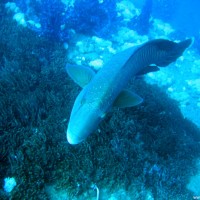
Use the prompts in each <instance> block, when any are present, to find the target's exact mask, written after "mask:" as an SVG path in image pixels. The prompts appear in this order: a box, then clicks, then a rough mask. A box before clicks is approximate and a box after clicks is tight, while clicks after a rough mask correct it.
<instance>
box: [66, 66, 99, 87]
mask: <svg viewBox="0 0 200 200" xmlns="http://www.w3.org/2000/svg"><path fill="white" fill-rule="evenodd" d="M66 70H67V73H68V75H69V76H70V77H71V79H72V80H73V81H74V82H75V83H77V84H78V85H79V86H80V87H82V88H83V87H84V86H85V85H87V84H88V83H89V82H90V81H91V80H92V78H93V77H94V76H95V72H94V71H93V70H92V69H91V68H90V67H87V66H80V65H71V64H67V65H66Z"/></svg>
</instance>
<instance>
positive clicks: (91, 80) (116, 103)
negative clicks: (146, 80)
mask: <svg viewBox="0 0 200 200" xmlns="http://www.w3.org/2000/svg"><path fill="white" fill-rule="evenodd" d="M191 43H192V39H186V40H183V41H181V42H174V41H170V40H167V39H155V40H151V41H148V42H146V43H144V44H142V45H140V46H137V47H130V48H128V49H126V50H124V51H122V52H119V53H117V54H115V55H114V56H113V57H111V59H110V60H109V61H108V62H107V63H105V65H104V66H103V67H102V68H101V69H100V70H99V71H97V72H95V71H94V70H93V69H92V68H91V67H88V66H81V65H73V64H70V63H67V64H66V71H67V73H68V75H69V76H70V77H71V79H72V80H73V81H74V82H75V83H76V84H78V85H79V86H80V87H81V88H82V90H81V92H80V93H79V94H78V96H77V98H76V99H75V102H74V105H73V108H72V111H71V115H70V119H69V122H68V127H67V131H66V135H67V141H68V143H69V144H72V145H76V144H79V143H81V142H83V141H84V140H85V139H86V138H87V137H88V136H89V135H91V134H92V133H94V132H95V130H96V129H97V128H98V125H99V123H100V122H101V121H102V120H103V118H104V117H105V115H106V113H108V112H109V111H110V110H111V109H112V108H113V107H117V108H126V107H132V106H137V105H139V104H141V103H142V102H143V99H142V98H141V97H140V96H139V95H138V94H136V93H134V92H133V91H130V90H127V89H126V86H127V84H128V82H129V81H130V80H131V79H132V78H133V77H136V76H139V75H144V74H146V73H148V72H154V71H158V70H159V68H160V67H166V66H168V65H169V64H171V63H173V62H175V61H176V60H177V59H178V58H179V57H180V56H181V55H182V54H183V52H184V51H185V50H186V48H188V47H189V46H190V45H191Z"/></svg>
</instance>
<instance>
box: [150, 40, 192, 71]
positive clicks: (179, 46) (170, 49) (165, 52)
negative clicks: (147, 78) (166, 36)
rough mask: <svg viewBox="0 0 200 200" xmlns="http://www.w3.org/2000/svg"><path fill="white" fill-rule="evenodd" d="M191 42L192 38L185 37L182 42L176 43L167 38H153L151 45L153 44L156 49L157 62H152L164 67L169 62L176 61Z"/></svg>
mask: <svg viewBox="0 0 200 200" xmlns="http://www.w3.org/2000/svg"><path fill="white" fill-rule="evenodd" d="M191 43H192V39H187V40H184V41H182V42H179V43H176V42H172V41H169V40H163V39H161V40H154V41H152V45H155V47H156V49H157V61H156V62H157V63H154V64H156V65H158V66H160V67H165V66H167V65H169V64H170V63H172V62H174V61H176V59H177V58H178V57H180V56H181V55H182V54H183V52H184V51H185V49H186V48H188V47H189V46H190V45H191Z"/></svg>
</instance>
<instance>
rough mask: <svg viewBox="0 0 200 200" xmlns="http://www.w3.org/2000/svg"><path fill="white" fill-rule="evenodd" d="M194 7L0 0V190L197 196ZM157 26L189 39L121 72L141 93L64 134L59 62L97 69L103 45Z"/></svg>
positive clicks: (125, 41) (67, 95)
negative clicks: (84, 129) (157, 62)
mask: <svg viewBox="0 0 200 200" xmlns="http://www.w3.org/2000/svg"><path fill="white" fill-rule="evenodd" d="M199 7H200V1H199V0H193V1H189V0H184V1H181V0H142V1H136V0H132V1H131V0H124V1H120V0H71V1H68V0H41V1H38V0H31V1H28V0H12V1H7V0H2V1H1V3H0V25H1V26H0V27H1V29H0V36H1V37H0V181H1V186H0V199H20V200H21V199H36V200H39V199H50V200H55V199H63V200H64V199H65V200H66V199H68V200H118V199H121V198H123V199H124V200H129V199H130V200H133V199H136V200H139V199H149V200H161V199H162V200H163V199H166V200H175V199H176V200H177V199H178V200H179V199H180V200H187V199H200V189H199V188H200V187H199V186H200V162H199V161H200V130H199V127H200V78H199V77H200V20H199V19H200V13H199ZM160 38H161V39H168V40H172V41H176V42H178V41H182V40H184V39H187V38H193V44H192V45H191V46H190V47H189V48H188V49H186V51H185V52H184V53H183V55H182V56H181V57H180V58H178V59H177V61H176V62H174V63H172V64H170V65H169V66H167V67H165V68H162V69H160V71H159V72H152V73H148V74H146V75H144V76H142V77H137V78H135V79H133V80H131V82H130V84H129V85H128V88H129V89H131V90H132V91H135V92H136V93H137V94H138V95H140V96H141V97H142V98H143V99H144V101H143V103H142V104H141V105H138V106H137V107H133V108H124V109H115V108H114V109H113V110H111V111H109V112H108V113H106V116H105V118H104V119H103V121H102V123H101V124H100V125H99V126H98V129H97V130H96V131H95V133H94V134H92V135H90V136H89V137H88V138H87V139H86V140H85V141H84V142H82V143H81V144H78V145H75V146H72V145H70V144H68V142H67V139H66V129H67V126H68V121H69V117H70V113H71V109H72V107H73V103H74V100H75V98H76V96H77V95H78V94H79V92H80V91H81V88H79V87H78V86H77V85H76V84H75V83H74V82H73V81H72V80H71V79H70V78H69V77H68V75H67V73H66V69H65V66H66V64H67V63H71V64H78V65H87V66H90V67H91V68H92V69H94V70H95V71H98V70H100V69H101V68H102V67H103V66H104V64H105V63H106V62H107V61H108V60H109V59H110V58H111V57H112V56H113V55H114V54H116V53H118V52H120V51H123V50H125V49H127V48H129V47H132V46H137V45H140V44H143V43H145V42H147V41H149V40H153V39H160ZM80 76H81V75H80ZM86 115H87V113H86ZM9 178H10V179H9Z"/></svg>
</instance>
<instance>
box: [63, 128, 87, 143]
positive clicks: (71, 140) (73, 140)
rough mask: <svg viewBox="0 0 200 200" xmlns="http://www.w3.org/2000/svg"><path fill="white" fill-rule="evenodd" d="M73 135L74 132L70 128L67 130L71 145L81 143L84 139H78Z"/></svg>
mask: <svg viewBox="0 0 200 200" xmlns="http://www.w3.org/2000/svg"><path fill="white" fill-rule="evenodd" d="M72 136H73V134H71V132H70V131H69V130H67V141H68V143H69V144H71V145H76V144H79V143H81V142H82V141H83V139H82V140H77V139H75V138H74V137H72Z"/></svg>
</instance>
